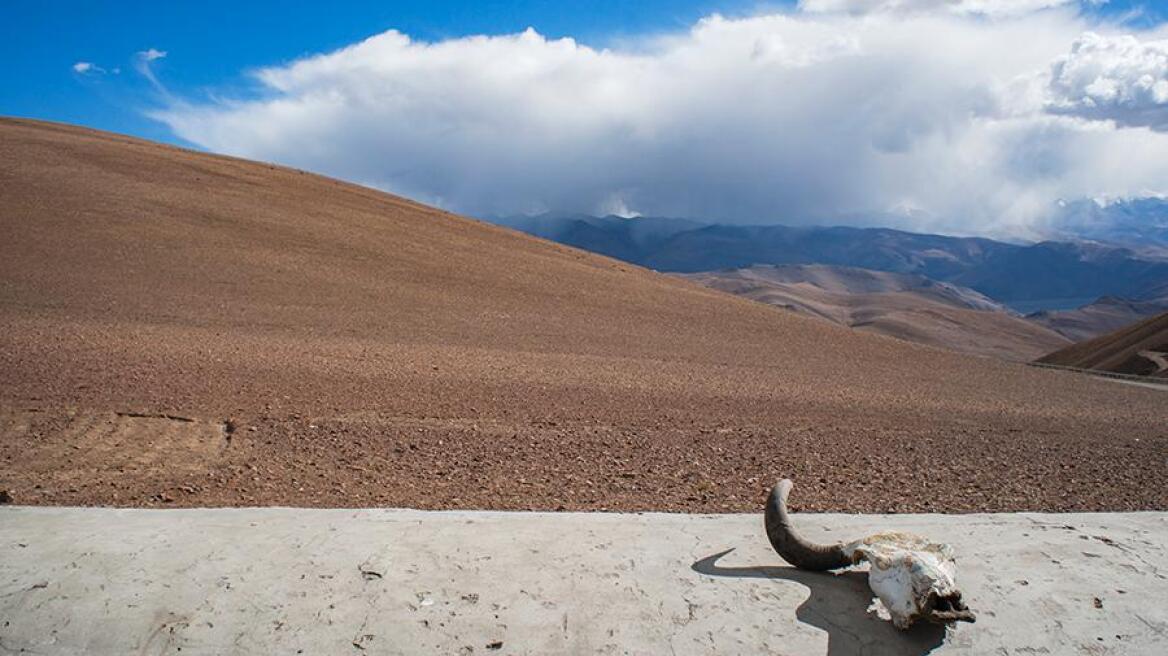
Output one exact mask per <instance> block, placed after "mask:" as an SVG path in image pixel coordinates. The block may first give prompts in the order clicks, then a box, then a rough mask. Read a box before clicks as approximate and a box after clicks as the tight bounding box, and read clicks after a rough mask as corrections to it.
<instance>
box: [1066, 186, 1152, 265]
mask: <svg viewBox="0 0 1168 656" xmlns="http://www.w3.org/2000/svg"><path fill="white" fill-rule="evenodd" d="M1053 228H1054V231H1055V233H1056V234H1058V235H1060V236H1061V237H1064V238H1070V239H1089V240H1092V241H1101V242H1108V243H1112V244H1118V245H1121V246H1128V247H1130V248H1132V249H1134V250H1136V251H1141V252H1154V253H1164V252H1166V251H1168V199H1165V198H1156V197H1148V198H1133V199H1129V200H1114V201H1096V200H1091V199H1084V200H1077V201H1072V202H1063V203H1060V207H1059V212H1058V215H1057V217H1056V218H1055V220H1054V225H1053Z"/></svg>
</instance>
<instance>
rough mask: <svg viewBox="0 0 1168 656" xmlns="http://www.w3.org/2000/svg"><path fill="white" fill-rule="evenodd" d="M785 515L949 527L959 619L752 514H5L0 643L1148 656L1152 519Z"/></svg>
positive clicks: (331, 650) (1156, 621)
mask: <svg viewBox="0 0 1168 656" xmlns="http://www.w3.org/2000/svg"><path fill="white" fill-rule="evenodd" d="M797 520H798V522H799V524H800V526H802V527H805V532H806V533H807V534H808V536H809V537H812V538H815V539H821V540H828V539H847V538H854V537H859V536H861V535H864V534H868V533H872V532H876V531H878V530H887V529H897V530H906V531H913V532H918V533H922V534H924V535H927V536H929V537H931V538H934V539H936V540H944V541H948V542H951V543H952V544H953V545H954V546H955V547H956V549H957V552H958V562H959V567H960V572H959V575H960V581H959V582H960V583H961V586H962V588H963V589H964V590H965V593H966V599H967V600H968V602H969V604H970V606H972V607H973V608H974V609H975V610H977V611H978V622H977V624H973V625H961V626H959V627H957V628H955V629H950V630H948V632H946V631H945V630H941V629H938V628H935V627H928V626H922V627H919V628H917V629H914V630H913V631H911V632H909V633H901V632H898V631H896V630H895V629H893V628H892V627H891V625H889V624H888V623H887V622H884V621H883V620H880V619H878V618H876V617H874V616H873V615H872V614H870V613H868V612H867V608H868V606H869V603H870V598H871V595H870V593H869V591H868V588H867V584H866V581H865V576H866V575H865V574H863V573H861V572H849V573H845V574H843V575H839V576H835V575H830V574H812V573H806V572H800V571H798V570H794V569H791V568H789V567H787V566H786V565H785V564H784V563H783V562H782V561H781V560H780V559H779V558H778V556H776V555H775V554H774V553H773V552H772V551H771V550H770V547H769V545H768V544H767V542H766V539H765V537H764V536H763V531H762V515H761V513H759V514H758V515H719V516H695V515H668V514H652V513H650V514H639V515H618V514H581V513H491V512H445V513H442V512H420V511H409V510H356V511H354V510H299V509H281V508H265V509H226V510H115V509H77V508H22V507H16V508H13V507H8V508H0V653H5V654H6V653H22V652H27V653H37V654H76V653H89V654H179V653H181V654H184V655H185V654H254V653H281V654H296V653H304V654H345V653H353V654H362V653H368V654H416V653H455V654H457V653H462V654H496V653H498V654H560V653H568V654H591V653H614V654H626V653H628V654H658V653H677V654H705V653H709V654H713V653H718V654H758V653H775V654H841V655H842V654H856V653H861V652H862V653H865V654H924V653H929V652H930V651H932V650H935V652H934V653H939V654H944V653H969V654H988V653H1001V654H1069V653H1086V654H1107V653H1115V654H1165V653H1168V607H1166V606H1165V603H1164V602H1165V600H1166V599H1168V576H1166V574H1165V571H1164V570H1163V569H1161V563H1162V562H1164V559H1165V550H1166V548H1168V547H1166V545H1168V513H1131V514H1069V515H1050V514H1015V515H962V516H943V515H898V516H888V517H884V516H875V515H863V516H848V515H801V516H798V518H797ZM731 549H732V551H729V552H728V553H724V554H723V552H726V551H727V550H731ZM719 554H722V555H719Z"/></svg>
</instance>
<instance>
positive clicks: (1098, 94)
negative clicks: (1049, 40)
mask: <svg viewBox="0 0 1168 656" xmlns="http://www.w3.org/2000/svg"><path fill="white" fill-rule="evenodd" d="M1050 89H1051V96H1052V98H1051V101H1050V105H1049V106H1050V108H1051V110H1052V111H1055V112H1058V113H1063V114H1070V115H1075V116H1082V117H1084V118H1088V119H1093V120H1112V121H1115V122H1116V123H1118V124H1120V125H1127V126H1145V127H1150V128H1152V129H1155V130H1161V131H1164V130H1168V40H1157V41H1140V40H1139V39H1136V38H1135V37H1132V36H1128V35H1125V36H1118V37H1106V36H1100V35H1098V34H1093V33H1087V34H1084V35H1083V36H1081V37H1080V38H1079V39H1078V40H1076V41H1075V43H1074V44H1073V45H1072V46H1071V52H1070V54H1069V55H1066V56H1065V57H1061V58H1059V60H1058V61H1057V62H1055V64H1054V65H1053V66H1052V70H1051V80H1050Z"/></svg>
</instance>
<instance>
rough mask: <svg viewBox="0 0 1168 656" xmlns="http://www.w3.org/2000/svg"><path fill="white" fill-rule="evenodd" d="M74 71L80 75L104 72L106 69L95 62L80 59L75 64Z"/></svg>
mask: <svg viewBox="0 0 1168 656" xmlns="http://www.w3.org/2000/svg"><path fill="white" fill-rule="evenodd" d="M73 72H74V73H77V74H78V75H87V74H90V73H104V72H105V69H104V68H102V67H100V66H98V65H97V64H94V63H93V62H87V61H79V62H77V63H76V64H73Z"/></svg>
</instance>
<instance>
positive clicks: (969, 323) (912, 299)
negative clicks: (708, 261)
mask: <svg viewBox="0 0 1168 656" xmlns="http://www.w3.org/2000/svg"><path fill="white" fill-rule="evenodd" d="M683 275H684V277H686V278H688V279H690V280H693V281H695V282H698V283H701V284H703V285H705V286H707V287H710V288H712V289H719V290H722V291H724V292H729V293H731V294H737V295H739V296H743V297H745V298H749V299H751V300H755V301H759V302H762V303H767V304H769V305H775V306H778V307H781V308H784V309H787V310H791V311H794V312H799V313H802V314H806V315H809V316H814V317H820V318H822V319H826V320H828V321H831V322H833V323H837V324H839V325H841V326H848V327H851V328H855V329H857V330H863V331H866V332H871V333H876V334H878V335H887V336H889V337H896V338H899V339H903V340H907V341H910V342H915V343H917V344H928V345H930V346H937V347H940V348H948V349H953V350H955V351H961V352H962V353H970V354H973V355H985V356H990V357H995V358H1005V359H1007V360H1015V361H1019V362H1027V361H1030V360H1033V359H1035V358H1037V357H1039V356H1042V355H1046V354H1047V353H1050V352H1051V351H1053V350H1055V349H1058V348H1061V347H1063V346H1067V345H1069V344H1070V343H1071V340H1069V339H1067V338H1066V337H1064V336H1063V335H1060V334H1059V333H1057V332H1055V331H1054V330H1051V329H1050V328H1047V327H1045V326H1042V325H1038V324H1036V323H1033V322H1031V321H1028V320H1027V319H1025V318H1023V317H1021V316H1019V315H1017V314H1015V313H1012V312H1010V311H1009V310H1007V309H1006V308H1005V307H1004V306H1002V305H999V304H997V303H995V302H994V301H992V300H991V299H989V298H987V297H985V296H983V295H981V294H979V293H977V292H975V291H973V290H972V289H967V288H965V287H959V286H957V285H950V284H948V283H943V282H937V281H935V280H930V279H929V278H926V277H924V276H920V275H916V274H911V273H892V272H888V271H872V270H870V269H857V268H852V267H841V266H825V265H801V264H796V265H782V266H769V265H755V266H752V267H749V268H745V269H727V270H723V271H709V272H704V273H691V274H683Z"/></svg>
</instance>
